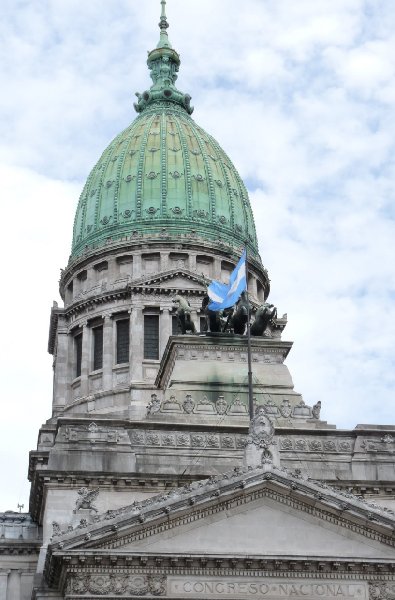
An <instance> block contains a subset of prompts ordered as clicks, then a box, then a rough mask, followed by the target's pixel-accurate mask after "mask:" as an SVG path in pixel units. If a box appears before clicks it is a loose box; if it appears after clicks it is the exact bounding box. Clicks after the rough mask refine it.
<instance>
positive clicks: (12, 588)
mask: <svg viewBox="0 0 395 600" xmlns="http://www.w3.org/2000/svg"><path fill="white" fill-rule="evenodd" d="M0 597H1V596H0ZM6 598H7V600H21V571H20V570H19V569H12V571H11V573H10V575H9V577H8V593H7V596H6Z"/></svg>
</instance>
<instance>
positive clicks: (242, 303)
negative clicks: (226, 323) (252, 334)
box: [230, 292, 248, 335]
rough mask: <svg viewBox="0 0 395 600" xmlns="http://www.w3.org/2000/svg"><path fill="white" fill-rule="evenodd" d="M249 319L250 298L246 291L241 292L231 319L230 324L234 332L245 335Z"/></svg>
mask: <svg viewBox="0 0 395 600" xmlns="http://www.w3.org/2000/svg"><path fill="white" fill-rule="evenodd" d="M247 320H248V300H247V295H246V293H245V292H242V293H241V296H240V299H239V301H238V302H237V304H236V309H235V311H234V313H233V315H232V317H231V319H230V326H231V327H232V328H233V331H234V333H237V334H239V335H240V334H241V335H243V334H244V333H245V330H246V325H247Z"/></svg>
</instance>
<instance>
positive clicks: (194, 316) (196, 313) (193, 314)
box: [191, 309, 200, 332]
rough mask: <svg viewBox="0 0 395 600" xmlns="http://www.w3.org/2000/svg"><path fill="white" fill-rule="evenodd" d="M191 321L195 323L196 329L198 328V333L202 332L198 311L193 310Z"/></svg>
mask: <svg viewBox="0 0 395 600" xmlns="http://www.w3.org/2000/svg"><path fill="white" fill-rule="evenodd" d="M191 319H192V321H193V323H195V327H196V331H197V332H199V331H200V318H199V317H198V312H197V310H193V309H192V310H191Z"/></svg>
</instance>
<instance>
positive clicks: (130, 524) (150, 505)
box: [53, 464, 395, 550]
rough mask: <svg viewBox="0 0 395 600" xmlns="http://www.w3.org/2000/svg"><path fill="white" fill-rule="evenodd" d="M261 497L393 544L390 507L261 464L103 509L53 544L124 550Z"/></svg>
mask: <svg viewBox="0 0 395 600" xmlns="http://www.w3.org/2000/svg"><path fill="white" fill-rule="evenodd" d="M221 496H222V498H221ZM264 497H267V498H271V499H273V500H275V501H277V502H279V503H281V504H283V505H285V506H289V507H290V508H294V509H297V510H301V511H303V512H305V513H307V514H310V515H313V516H316V517H318V518H320V519H321V520H323V521H326V522H329V523H333V524H335V525H337V526H340V527H342V528H345V529H348V530H350V531H353V532H355V533H358V534H359V535H362V536H363V537H366V538H367V539H373V540H376V541H378V542H381V543H384V544H387V545H389V546H392V547H395V536H394V527H395V514H394V512H393V511H391V510H389V509H385V508H381V507H378V506H377V505H374V504H371V503H368V502H365V501H362V500H360V499H358V498H356V497H355V496H353V495H352V494H349V493H346V492H341V491H340V490H335V489H333V488H331V487H329V486H328V485H326V484H324V483H319V482H316V481H314V482H313V481H311V480H309V481H307V480H306V479H304V477H303V476H302V475H301V474H300V472H295V473H294V474H291V473H289V472H288V471H286V470H285V469H284V468H276V467H275V466H273V465H267V464H265V465H263V466H262V467H260V468H256V469H235V470H234V471H233V472H231V473H228V474H226V475H224V476H222V477H220V476H218V477H211V478H209V479H207V480H203V481H197V482H194V483H191V484H190V485H186V486H184V487H182V488H176V489H173V490H171V491H170V492H169V493H168V494H166V495H163V496H155V497H152V498H148V499H147V500H144V501H142V502H134V503H133V504H131V505H130V506H126V507H123V508H121V509H119V510H113V511H107V513H104V514H101V515H97V516H96V517H95V518H94V521H95V522H94V524H93V525H91V526H90V527H87V528H86V530H85V531H84V533H83V534H81V533H80V532H78V534H76V532H71V533H66V534H64V535H62V536H61V538H60V540H59V542H58V543H57V544H55V546H54V547H53V548H54V550H56V549H63V548H70V549H73V548H78V547H79V546H81V545H82V546H84V547H86V548H88V547H92V546H95V547H96V548H107V549H109V548H111V549H115V548H122V546H123V545H125V544H128V543H132V542H133V541H134V540H137V539H138V540H141V539H145V538H147V537H150V536H152V535H155V534H157V533H159V532H161V531H165V530H168V529H170V528H174V527H177V526H180V525H182V524H185V523H190V522H192V521H198V520H201V519H203V518H206V517H207V516H209V515H213V514H216V513H218V512H221V511H223V510H230V509H231V508H233V507H236V506H241V505H245V504H248V503H249V502H251V501H253V500H257V499H259V498H264ZM213 499H215V503H214V504H213ZM111 521H112V523H111ZM150 521H151V522H152V524H150ZM122 528H124V529H125V532H124V535H122V534H121V530H122Z"/></svg>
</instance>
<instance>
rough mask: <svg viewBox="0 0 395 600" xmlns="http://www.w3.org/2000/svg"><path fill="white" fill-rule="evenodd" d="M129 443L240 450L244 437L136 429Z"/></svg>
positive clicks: (232, 434)
mask: <svg viewBox="0 0 395 600" xmlns="http://www.w3.org/2000/svg"><path fill="white" fill-rule="evenodd" d="M130 438H131V443H132V444H133V445H136V446H157V447H162V448H212V449H221V448H222V449H225V450H232V449H235V448H237V449H242V448H244V445H245V436H243V435H240V434H234V433H226V434H222V435H221V434H217V433H201V432H184V431H172V432H164V431H157V430H154V431H151V430H148V431H146V430H142V429H136V430H133V431H132V432H131V435H130Z"/></svg>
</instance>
